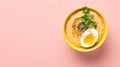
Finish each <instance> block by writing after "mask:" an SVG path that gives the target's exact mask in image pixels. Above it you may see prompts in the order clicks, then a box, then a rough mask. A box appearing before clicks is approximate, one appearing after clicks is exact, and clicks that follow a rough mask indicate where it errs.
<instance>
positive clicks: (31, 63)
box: [0, 0, 120, 67]
mask: <svg viewBox="0 0 120 67" xmlns="http://www.w3.org/2000/svg"><path fill="white" fill-rule="evenodd" d="M119 2H120V1H119V0H0V67H120V52H119V51H120V41H119V40H120V31H119V29H120V17H119V13H120V7H119V5H120V3H119ZM85 4H86V5H88V6H91V7H94V8H97V9H98V10H100V11H101V12H102V14H103V15H104V16H105V18H106V20H107V23H108V26H109V32H108V37H107V39H106V41H105V43H104V44H103V46H102V47H100V48H99V49H97V50H96V51H93V52H90V53H81V52H77V51H75V50H73V49H72V48H71V47H69V46H68V44H67V43H66V42H65V40H64V38H63V34H62V26H63V21H64V19H65V17H66V15H67V14H68V13H70V12H71V10H73V9H75V8H77V7H80V6H83V5H85Z"/></svg>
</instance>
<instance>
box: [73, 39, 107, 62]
mask: <svg viewBox="0 0 120 67" xmlns="http://www.w3.org/2000/svg"><path fill="white" fill-rule="evenodd" d="M108 42H109V41H108V37H107V38H106V40H105V42H104V43H103V45H101V46H100V47H99V48H98V49H96V50H94V51H92V52H86V53H84V52H78V51H76V50H73V53H74V54H75V55H76V58H77V59H79V60H84V61H87V62H91V61H93V62H95V61H99V60H102V59H103V57H104V56H106V55H107V51H108V49H107V45H108V44H107V43H108Z"/></svg>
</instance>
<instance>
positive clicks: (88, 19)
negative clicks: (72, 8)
mask: <svg viewBox="0 0 120 67" xmlns="http://www.w3.org/2000/svg"><path fill="white" fill-rule="evenodd" d="M82 10H83V13H84V15H83V16H82V17H81V18H82V24H81V25H80V27H81V28H86V29H88V28H89V26H90V25H92V26H93V27H94V28H95V29H96V27H97V25H96V22H95V21H93V18H94V15H91V14H90V13H89V9H88V8H87V7H86V6H85V7H83V9H82Z"/></svg>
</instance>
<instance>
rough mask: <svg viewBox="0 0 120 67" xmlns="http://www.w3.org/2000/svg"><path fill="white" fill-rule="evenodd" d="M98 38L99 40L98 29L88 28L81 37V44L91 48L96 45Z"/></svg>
mask: <svg viewBox="0 0 120 67" xmlns="http://www.w3.org/2000/svg"><path fill="white" fill-rule="evenodd" d="M97 40H98V31H97V30H96V29H88V30H86V31H85V32H84V33H83V34H82V36H81V38H80V43H81V46H83V47H85V48H89V47H92V46H93V45H95V43H96V42H97Z"/></svg>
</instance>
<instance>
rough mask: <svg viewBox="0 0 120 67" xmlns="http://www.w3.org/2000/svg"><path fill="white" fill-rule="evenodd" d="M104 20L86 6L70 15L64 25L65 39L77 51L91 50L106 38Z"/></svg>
mask: <svg viewBox="0 0 120 67" xmlns="http://www.w3.org/2000/svg"><path fill="white" fill-rule="evenodd" d="M106 30H107V29H106V24H105V20H104V19H103V17H102V16H101V14H99V13H98V12H97V11H95V10H94V9H91V8H88V7H87V6H84V7H82V8H81V9H78V10H76V11H74V12H73V13H71V14H70V15H69V17H67V19H66V21H65V25H64V33H65V38H66V39H67V41H69V44H72V45H71V46H72V47H73V48H74V47H77V48H78V49H79V48H80V49H92V48H94V47H95V46H97V44H98V43H100V41H101V39H103V38H104V39H105V37H106V36H104V37H103V35H106V33H105V31H106Z"/></svg>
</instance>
